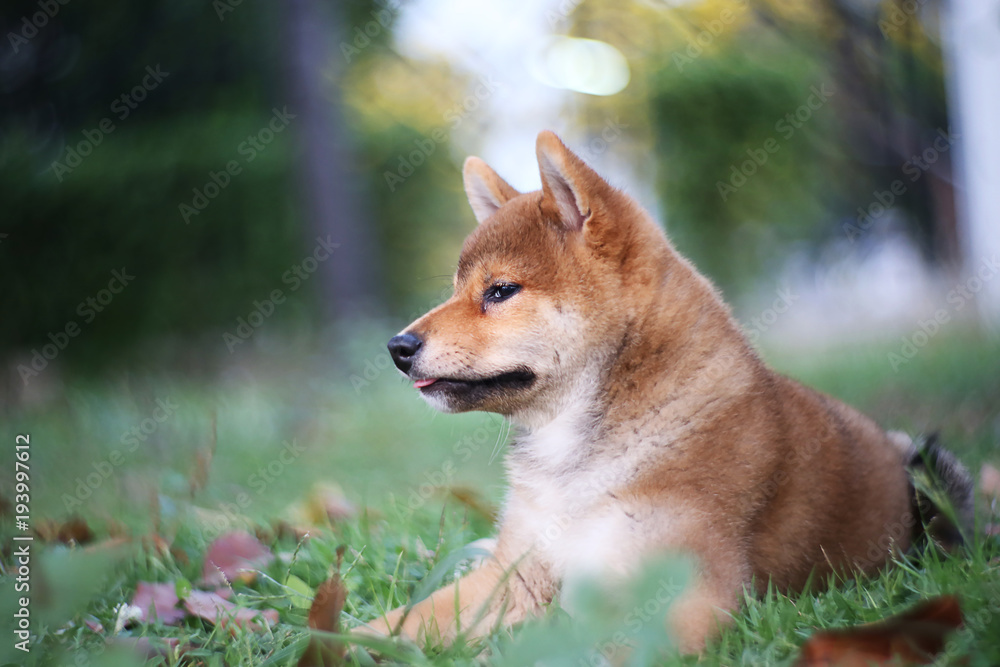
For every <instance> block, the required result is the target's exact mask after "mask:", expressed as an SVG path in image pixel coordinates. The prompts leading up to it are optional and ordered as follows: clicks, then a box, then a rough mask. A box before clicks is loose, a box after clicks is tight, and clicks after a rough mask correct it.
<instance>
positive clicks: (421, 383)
mask: <svg viewBox="0 0 1000 667" xmlns="http://www.w3.org/2000/svg"><path fill="white" fill-rule="evenodd" d="M435 382H437V378H431V379H430V380H417V381H416V382H414V383H413V387H414V389H422V388H424V387H429V386H430V385H432V384H434V383H435Z"/></svg>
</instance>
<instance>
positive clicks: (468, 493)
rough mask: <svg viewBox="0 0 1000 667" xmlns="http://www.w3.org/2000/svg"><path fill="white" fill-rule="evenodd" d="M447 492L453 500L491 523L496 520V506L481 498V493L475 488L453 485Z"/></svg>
mask: <svg viewBox="0 0 1000 667" xmlns="http://www.w3.org/2000/svg"><path fill="white" fill-rule="evenodd" d="M448 492H449V493H450V494H451V496H452V497H453V498H454V499H455V500H457V501H458V502H460V503H462V504H463V505H465V506H466V507H468V508H469V509H470V510H472V511H473V512H475V513H476V514H479V515H480V516H482V517H483V518H485V519H486V520H487V521H489V522H490V523H491V524H492V523H494V522H496V519H497V508H496V506H495V505H493V503H491V502H489V501H488V500H486V499H485V498H483V496H482V494H480V493H479V492H478V491H476V490H475V489H470V488H469V487H467V486H453V487H451V488H449V489H448Z"/></svg>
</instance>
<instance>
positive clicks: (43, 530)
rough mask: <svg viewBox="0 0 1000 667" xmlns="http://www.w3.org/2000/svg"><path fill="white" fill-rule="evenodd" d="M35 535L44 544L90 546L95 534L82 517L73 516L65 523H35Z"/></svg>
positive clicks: (49, 520) (51, 521) (49, 521)
mask: <svg viewBox="0 0 1000 667" xmlns="http://www.w3.org/2000/svg"><path fill="white" fill-rule="evenodd" d="M34 532H35V535H36V536H37V537H38V539H40V540H42V541H43V542H62V543H63V544H68V545H73V544H89V543H90V542H93V540H94V532H93V531H92V530H91V529H90V526H88V525H87V522H86V521H84V520H83V519H82V518H81V517H79V516H76V515H73V516H71V517H70V518H68V519H66V520H65V521H56V520H54V519H41V520H40V521H37V522H36V523H35V529H34Z"/></svg>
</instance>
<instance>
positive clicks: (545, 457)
mask: <svg viewBox="0 0 1000 667" xmlns="http://www.w3.org/2000/svg"><path fill="white" fill-rule="evenodd" d="M581 416H582V415H581V414H580V413H576V414H573V413H572V412H567V413H563V415H562V416H560V417H558V418H556V419H555V420H553V421H552V422H551V423H549V424H547V425H546V426H544V427H542V428H541V429H538V430H536V431H534V432H533V433H531V434H529V435H528V436H526V437H525V438H524V439H523V440H522V441H521V442H520V443H519V444H518V445H517V448H518V450H517V451H514V452H512V455H511V457H510V459H509V461H508V467H509V473H510V482H511V491H510V495H509V497H508V499H507V504H506V507H505V509H504V521H503V531H504V532H505V533H506V535H505V538H506V541H507V542H508V543H509V544H510V545H511V547H512V549H513V551H517V552H518V554H517V555H514V554H511V555H512V556H514V557H515V558H516V557H520V555H523V554H526V553H531V554H532V557H535V558H538V559H540V560H541V561H543V562H544V563H545V564H546V565H547V566H548V567H549V568H550V569H551V571H552V573H553V574H554V575H555V576H556V577H557V578H559V579H564V578H566V577H568V576H574V575H576V574H593V573H597V572H603V571H608V570H611V571H617V572H624V571H625V570H627V569H628V567H629V566H630V565H631V563H629V562H628V561H629V560H630V559H627V558H623V556H622V555H623V554H633V553H634V554H635V555H636V557H638V554H639V552H640V551H641V548H640V540H641V536H642V533H641V531H640V530H638V528H639V526H638V524H637V522H636V520H635V519H634V518H633V516H634V515H633V516H630V515H629V508H628V507H627V506H626V504H625V503H624V502H623V501H622V500H620V499H619V498H618V497H617V496H616V493H615V491H616V490H618V489H621V488H622V487H623V485H624V481H625V480H626V479H627V478H628V476H629V475H628V470H627V469H625V468H624V467H623V466H622V465H621V464H620V463H619V464H617V465H616V464H615V463H614V462H613V461H600V460H595V458H594V457H592V456H591V454H593V452H592V450H591V448H592V441H591V440H590V438H591V437H592V435H591V434H589V433H588V429H586V428H585V427H583V425H582V423H581V421H582V420H581V419H579V417H581ZM596 458H597V459H600V458H601V457H599V456H598V457H596Z"/></svg>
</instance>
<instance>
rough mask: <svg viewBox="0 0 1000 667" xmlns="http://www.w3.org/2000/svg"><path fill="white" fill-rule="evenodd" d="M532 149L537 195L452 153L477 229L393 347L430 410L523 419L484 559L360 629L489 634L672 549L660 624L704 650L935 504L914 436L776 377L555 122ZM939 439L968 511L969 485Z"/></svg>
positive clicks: (876, 550) (883, 557)
mask: <svg viewBox="0 0 1000 667" xmlns="http://www.w3.org/2000/svg"><path fill="white" fill-rule="evenodd" d="M537 157H538V165H539V169H540V171H541V179H542V189H541V190H540V191H536V192H529V193H526V194H521V193H519V192H518V191H516V190H515V189H514V188H513V187H511V186H510V185H508V184H507V183H506V182H504V180H503V179H501V178H500V176H498V175H497V174H496V173H495V172H494V171H493V170H492V169H491V168H490V167H488V166H487V165H486V164H485V163H484V162H483V161H481V160H479V159H478V158H474V157H471V158H469V159H468V160H467V161H466V163H465V168H464V180H465V190H466V193H467V195H468V198H469V202H470V203H471V205H472V210H473V212H474V213H475V216H476V218H477V219H478V220H479V226H478V228H476V229H475V231H473V232H472V234H471V235H470V236H469V237H468V239H467V240H466V241H465V245H464V247H463V249H462V253H461V256H460V258H459V261H458V270H457V272H456V275H455V291H454V295H453V296H452V297H451V298H450V299H449V300H448V301H447V302H445V303H444V304H442V305H441V306H439V307H437V308H435V309H433V310H432V311H430V312H429V313H427V314H426V315H424V316H423V317H421V318H420V319H418V320H417V321H415V322H414V323H412V324H411V325H410V326H408V327H406V329H405V330H404V331H403V332H402V333H400V334H399V335H397V336H395V337H394V338H393V339H392V340H391V341H390V342H389V350H390V352H391V354H392V357H393V359H394V361H395V363H396V366H397V367H398V368H399V370H400V371H402V372H403V373H404V374H406V375H407V376H408V377H409V378H410V379H411V380H412V381H413V386H414V387H415V388H416V389H417V390H418V391H419V392H420V394H421V395H422V396H423V397H424V398H425V399H426V400H427V401H428V402H429V403H430V404H431V405H433V406H434V407H436V408H438V409H440V410H442V411H444V412H463V411H468V410H484V411H490V412H496V413H499V414H501V415H504V416H505V417H507V418H508V419H509V420H510V421H511V422H513V424H514V425H515V426H516V427H517V437H516V438H515V440H514V441H513V443H512V444H511V446H510V451H509V454H508V456H507V467H508V472H509V480H510V490H509V493H508V496H507V499H506V502H505V504H504V507H503V512H502V518H501V521H500V527H499V535H498V538H497V542H496V546H495V551H494V553H493V557H492V558H491V559H488V560H487V561H485V562H484V563H483V564H482V565H481V566H480V567H479V568H478V569H476V570H474V571H473V572H471V573H470V574H468V575H466V576H465V577H463V578H462V579H460V580H458V581H457V582H456V583H454V584H452V585H450V586H448V587H446V588H444V589H442V590H440V591H438V592H436V593H435V594H433V595H432V596H430V597H429V598H427V599H426V600H423V601H421V602H419V603H418V604H416V605H415V606H413V607H412V609H408V610H404V609H397V610H394V611H392V612H390V613H389V614H388V616H387V618H385V619H380V620H379V621H376V622H375V623H373V624H372V626H371V627H373V628H374V629H375V630H376V631H379V632H382V633H390V632H400V633H402V634H404V635H406V636H408V637H410V638H413V639H420V638H421V637H422V636H424V633H426V632H428V631H430V630H431V629H433V632H435V633H439V634H440V636H441V637H443V638H444V639H445V640H447V639H449V638H451V637H454V635H455V634H456V633H457V632H458V631H459V630H461V631H463V632H466V633H469V634H471V635H476V634H482V633H485V632H488V631H489V630H490V629H491V628H492V627H494V626H495V625H496V624H498V623H503V624H509V623H516V622H518V621H520V620H522V619H524V618H525V617H527V616H530V615H532V614H535V613H537V612H539V611H540V610H542V609H543V608H544V607H545V606H546V605H547V604H548V603H549V602H551V601H552V600H553V599H554V598H555V597H556V596H557V595H558V594H559V591H560V586H561V584H562V582H563V581H564V580H566V578H567V577H570V576H573V575H575V574H577V573H596V572H602V573H605V574H607V575H622V576H624V575H627V574H629V573H630V572H632V571H634V570H635V569H636V568H637V566H639V565H640V564H641V563H642V561H643V559H644V558H647V557H650V556H652V555H655V554H658V553H664V552H670V551H678V552H683V553H687V554H690V555H691V556H692V557H693V558H694V560H695V563H696V579H695V583H694V584H693V585H692V586H691V587H690V588H689V589H688V590H686V591H685V592H684V593H683V594H682V595H681V596H680V597H679V598H678V599H677V600H676V602H675V603H674V604H673V606H672V608H671V612H670V614H669V616H668V625H669V627H668V628H667V631H669V632H671V633H673V635H674V636H675V637H676V640H677V642H678V644H679V646H680V648H681V650H682V651H685V652H697V651H699V650H701V649H702V648H703V647H704V645H705V642H706V641H707V640H709V639H710V638H711V637H712V636H713V635H714V634H715V633H716V632H717V630H718V628H719V626H720V625H724V624H725V623H726V622H727V619H729V618H730V615H731V614H732V613H734V612H736V611H737V609H738V606H739V602H740V599H741V596H742V595H743V591H744V589H745V588H746V587H749V586H751V583H752V582H755V585H756V586H757V588H758V589H761V588H764V587H766V586H767V583H768V581H770V582H772V583H773V584H774V585H775V586H776V587H777V588H779V589H781V590H796V589H799V588H801V587H803V586H804V585H805V584H806V582H807V579H808V578H809V577H810V575H812V576H813V581H816V582H822V581H823V580H824V578H825V576H826V575H827V574H829V573H830V572H833V571H837V572H843V573H858V572H860V573H871V572H874V571H876V570H878V569H879V568H881V567H882V566H883V565H884V564H885V563H886V561H887V559H888V558H889V556H890V554H891V553H893V552H894V551H903V550H906V549H907V548H908V547H909V546H910V544H911V542H912V541H913V540H914V539H915V538H916V537H917V536H918V535H919V534H920V530H921V525H920V519H919V518H918V515H920V516H924V517H925V518H926V515H927V513H928V507H927V505H926V503H925V504H924V505H922V506H919V503H918V502H917V497H916V494H915V493H914V491H913V487H912V485H911V483H910V481H909V478H908V473H907V469H908V466H909V465H911V464H912V463H913V462H914V460H915V457H918V454H917V453H916V451H915V448H914V446H913V445H912V443H911V441H910V439H909V438H908V437H907V436H905V435H902V434H894V435H889V434H886V433H885V432H884V431H883V430H882V429H881V428H879V427H878V426H877V425H876V424H875V422H873V421H872V420H871V419H869V418H868V417H866V416H864V415H862V414H861V413H859V412H858V411H856V410H854V409H853V408H850V407H848V406H847V405H844V404H843V403H840V402H839V401H837V400H835V399H833V398H830V397H829V396H825V395H823V394H821V393H819V392H816V391H813V390H812V389H809V388H807V387H804V386H802V385H800V384H798V383H797V382H795V381H793V380H790V379H788V378H786V377H783V376H782V375H779V374H778V373H776V372H774V371H772V370H770V369H769V368H768V367H767V366H765V365H764V363H763V362H762V361H761V359H760V358H759V357H758V356H757V354H756V353H755V352H754V350H753V349H752V347H751V346H750V345H749V344H748V342H747V340H746V338H745V337H744V335H743V333H742V331H741V329H740V326H739V324H738V323H737V322H736V321H735V320H734V319H733V317H732V315H731V314H730V311H729V309H728V308H727V306H726V305H725V304H724V303H723V301H722V299H721V298H720V296H719V294H718V292H717V291H716V290H715V289H714V287H713V286H712V284H711V283H710V282H709V281H708V280H707V279H706V278H705V277H703V276H702V275H700V274H699V273H698V272H697V271H696V270H695V268H694V267H693V266H692V265H691V264H690V263H689V262H688V261H687V260H686V259H684V258H683V257H681V256H680V255H679V254H678V253H677V251H676V250H675V249H674V248H673V246H672V245H671V244H670V242H669V241H668V240H667V238H666V236H665V235H664V233H663V231H662V230H661V228H660V227H659V226H658V225H657V224H656V223H655V222H654V221H653V220H652V219H651V218H650V216H649V215H648V214H647V213H646V212H645V211H644V210H643V209H642V208H641V207H640V206H639V205H638V204H637V203H636V202H635V201H634V200H633V199H632V198H631V197H629V196H628V195H626V194H625V193H623V192H621V191H619V190H616V189H615V188H613V187H612V186H610V185H609V184H608V183H607V182H605V181H604V179H602V178H601V177H600V176H598V175H597V174H596V173H595V172H594V171H593V170H591V169H590V168H589V167H588V166H587V165H586V164H584V163H583V161H581V160H580V159H579V158H578V157H577V156H576V155H574V154H573V153H572V152H570V151H569V150H568V149H567V148H566V147H565V146H564V145H563V143H562V142H561V141H560V140H559V139H558V138H557V137H556V135H554V134H552V133H551V132H542V133H541V134H540V135H539V136H538V142H537ZM934 452H935V454H934V459H933V461H932V463H933V462H936V463H941V462H944V463H946V464H947V465H939V466H937V467H939V468H942V469H944V470H945V472H946V473H947V474H948V475H949V480H948V481H949V482H950V484H951V490H952V492H953V495H954V496H955V501H956V504H957V506H958V508H959V513H960V514H961V516H962V518H963V519H967V518H968V512H969V503H970V498H971V486H970V485H969V481H968V476H967V474H966V473H965V471H964V469H963V468H961V466H960V465H958V464H957V463H955V462H954V461H953V459H951V458H950V456H949V455H947V453H945V452H943V450H939V449H936V448H935V450H934Z"/></svg>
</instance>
